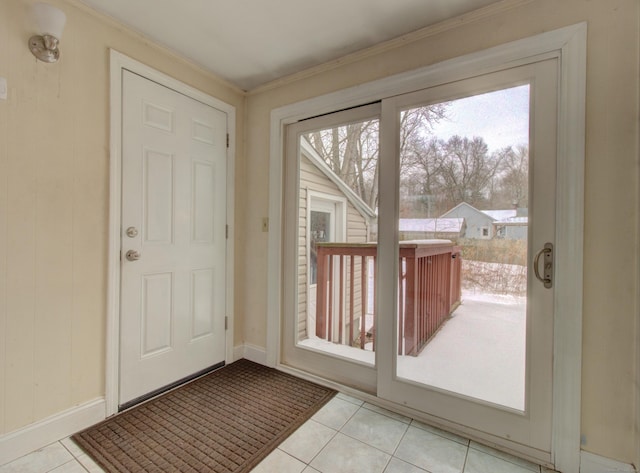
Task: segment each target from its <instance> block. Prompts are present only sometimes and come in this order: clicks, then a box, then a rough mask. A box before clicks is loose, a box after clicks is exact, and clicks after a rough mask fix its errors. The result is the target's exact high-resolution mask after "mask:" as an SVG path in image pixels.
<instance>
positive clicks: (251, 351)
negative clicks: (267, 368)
mask: <svg viewBox="0 0 640 473" xmlns="http://www.w3.org/2000/svg"><path fill="white" fill-rule="evenodd" d="M233 358H234V360H239V359H240V358H246V359H247V360H249V361H253V362H255V363H259V364H261V365H266V364H267V352H266V350H265V349H264V348H263V347H259V346H256V345H251V344H249V343H245V344H243V345H237V346H235V347H233Z"/></svg>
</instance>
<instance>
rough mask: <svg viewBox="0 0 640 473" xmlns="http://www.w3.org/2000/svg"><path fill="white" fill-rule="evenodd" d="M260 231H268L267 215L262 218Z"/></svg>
mask: <svg viewBox="0 0 640 473" xmlns="http://www.w3.org/2000/svg"><path fill="white" fill-rule="evenodd" d="M262 231H263V232H268V231H269V218H268V217H264V218H263V219H262Z"/></svg>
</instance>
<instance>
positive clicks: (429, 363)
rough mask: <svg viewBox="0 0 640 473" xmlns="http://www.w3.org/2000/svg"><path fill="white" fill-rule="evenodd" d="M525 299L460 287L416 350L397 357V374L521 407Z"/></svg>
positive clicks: (449, 389)
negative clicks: (449, 309)
mask: <svg viewBox="0 0 640 473" xmlns="http://www.w3.org/2000/svg"><path fill="white" fill-rule="evenodd" d="M525 337H526V299H525V298H524V297H517V296H504V295H492V294H482V293H473V292H463V294H462V304H461V305H460V307H458V309H457V310H456V311H455V312H454V313H453V315H452V316H451V318H450V319H449V320H448V321H447V322H445V323H444V325H443V326H442V328H441V329H440V331H439V332H438V333H436V335H435V336H434V337H433V338H432V339H431V341H430V342H429V343H428V344H427V345H426V346H425V348H424V349H423V350H422V352H421V353H420V354H419V355H418V356H416V357H413V356H401V357H398V376H400V377H402V378H406V379H410V380H412V381H417V382H419V383H423V384H427V385H430V386H434V387H437V388H440V389H445V390H447V391H453V392H456V393H459V394H463V395H466V396H470V397H473V398H477V399H482V400H485V401H488V402H492V403H495V404H500V405H503V406H507V407H511V408H514V409H517V410H524V378H525V353H526V344H525V340H526V339H525Z"/></svg>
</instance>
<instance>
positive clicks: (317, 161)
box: [300, 137, 376, 218]
mask: <svg viewBox="0 0 640 473" xmlns="http://www.w3.org/2000/svg"><path fill="white" fill-rule="evenodd" d="M300 152H301V153H302V154H304V156H306V157H307V159H308V160H309V161H311V163H313V165H314V166H316V167H317V168H318V169H319V170H320V171H321V172H322V173H323V174H324V175H325V176H327V178H328V179H329V180H330V181H331V182H333V183H334V184H335V185H336V186H337V187H338V189H340V192H342V193H343V194H344V196H345V197H346V198H347V200H348V201H349V202H350V203H351V204H352V205H353V206H354V207H355V208H356V210H357V211H358V212H359V213H360V214H361V215H362V216H363V217H365V218H375V217H376V212H375V211H374V210H373V209H372V208H371V207H369V206H368V205H367V203H366V202H365V201H364V200H362V199H361V198H360V196H359V195H358V194H356V193H355V192H354V191H353V189H351V187H349V186H348V185H347V184H346V183H345V182H344V181H343V180H342V179H340V176H338V175H337V174H336V173H335V172H333V171H332V170H331V168H330V167H329V165H328V164H327V163H325V162H324V160H323V159H322V158H321V157H320V155H319V154H318V152H317V151H316V150H315V149H314V148H313V146H311V143H309V142H308V141H307V140H306V139H305V138H304V137H301V138H300Z"/></svg>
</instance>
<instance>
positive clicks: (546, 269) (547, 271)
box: [533, 243, 553, 289]
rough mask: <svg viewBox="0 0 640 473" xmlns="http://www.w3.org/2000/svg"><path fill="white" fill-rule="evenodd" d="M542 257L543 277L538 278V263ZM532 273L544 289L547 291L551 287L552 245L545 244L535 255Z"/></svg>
mask: <svg viewBox="0 0 640 473" xmlns="http://www.w3.org/2000/svg"><path fill="white" fill-rule="evenodd" d="M542 255H544V260H543V263H544V266H543V275H542V276H540V270H539V268H538V263H539V261H540V257H541V256H542ZM533 272H534V273H535V275H536V278H538V280H539V281H540V282H541V283H542V284H544V287H546V288H547V289H550V288H551V287H553V243H545V244H544V248H542V249H541V250H540V251H538V252H537V253H536V257H535V258H534V259H533Z"/></svg>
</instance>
